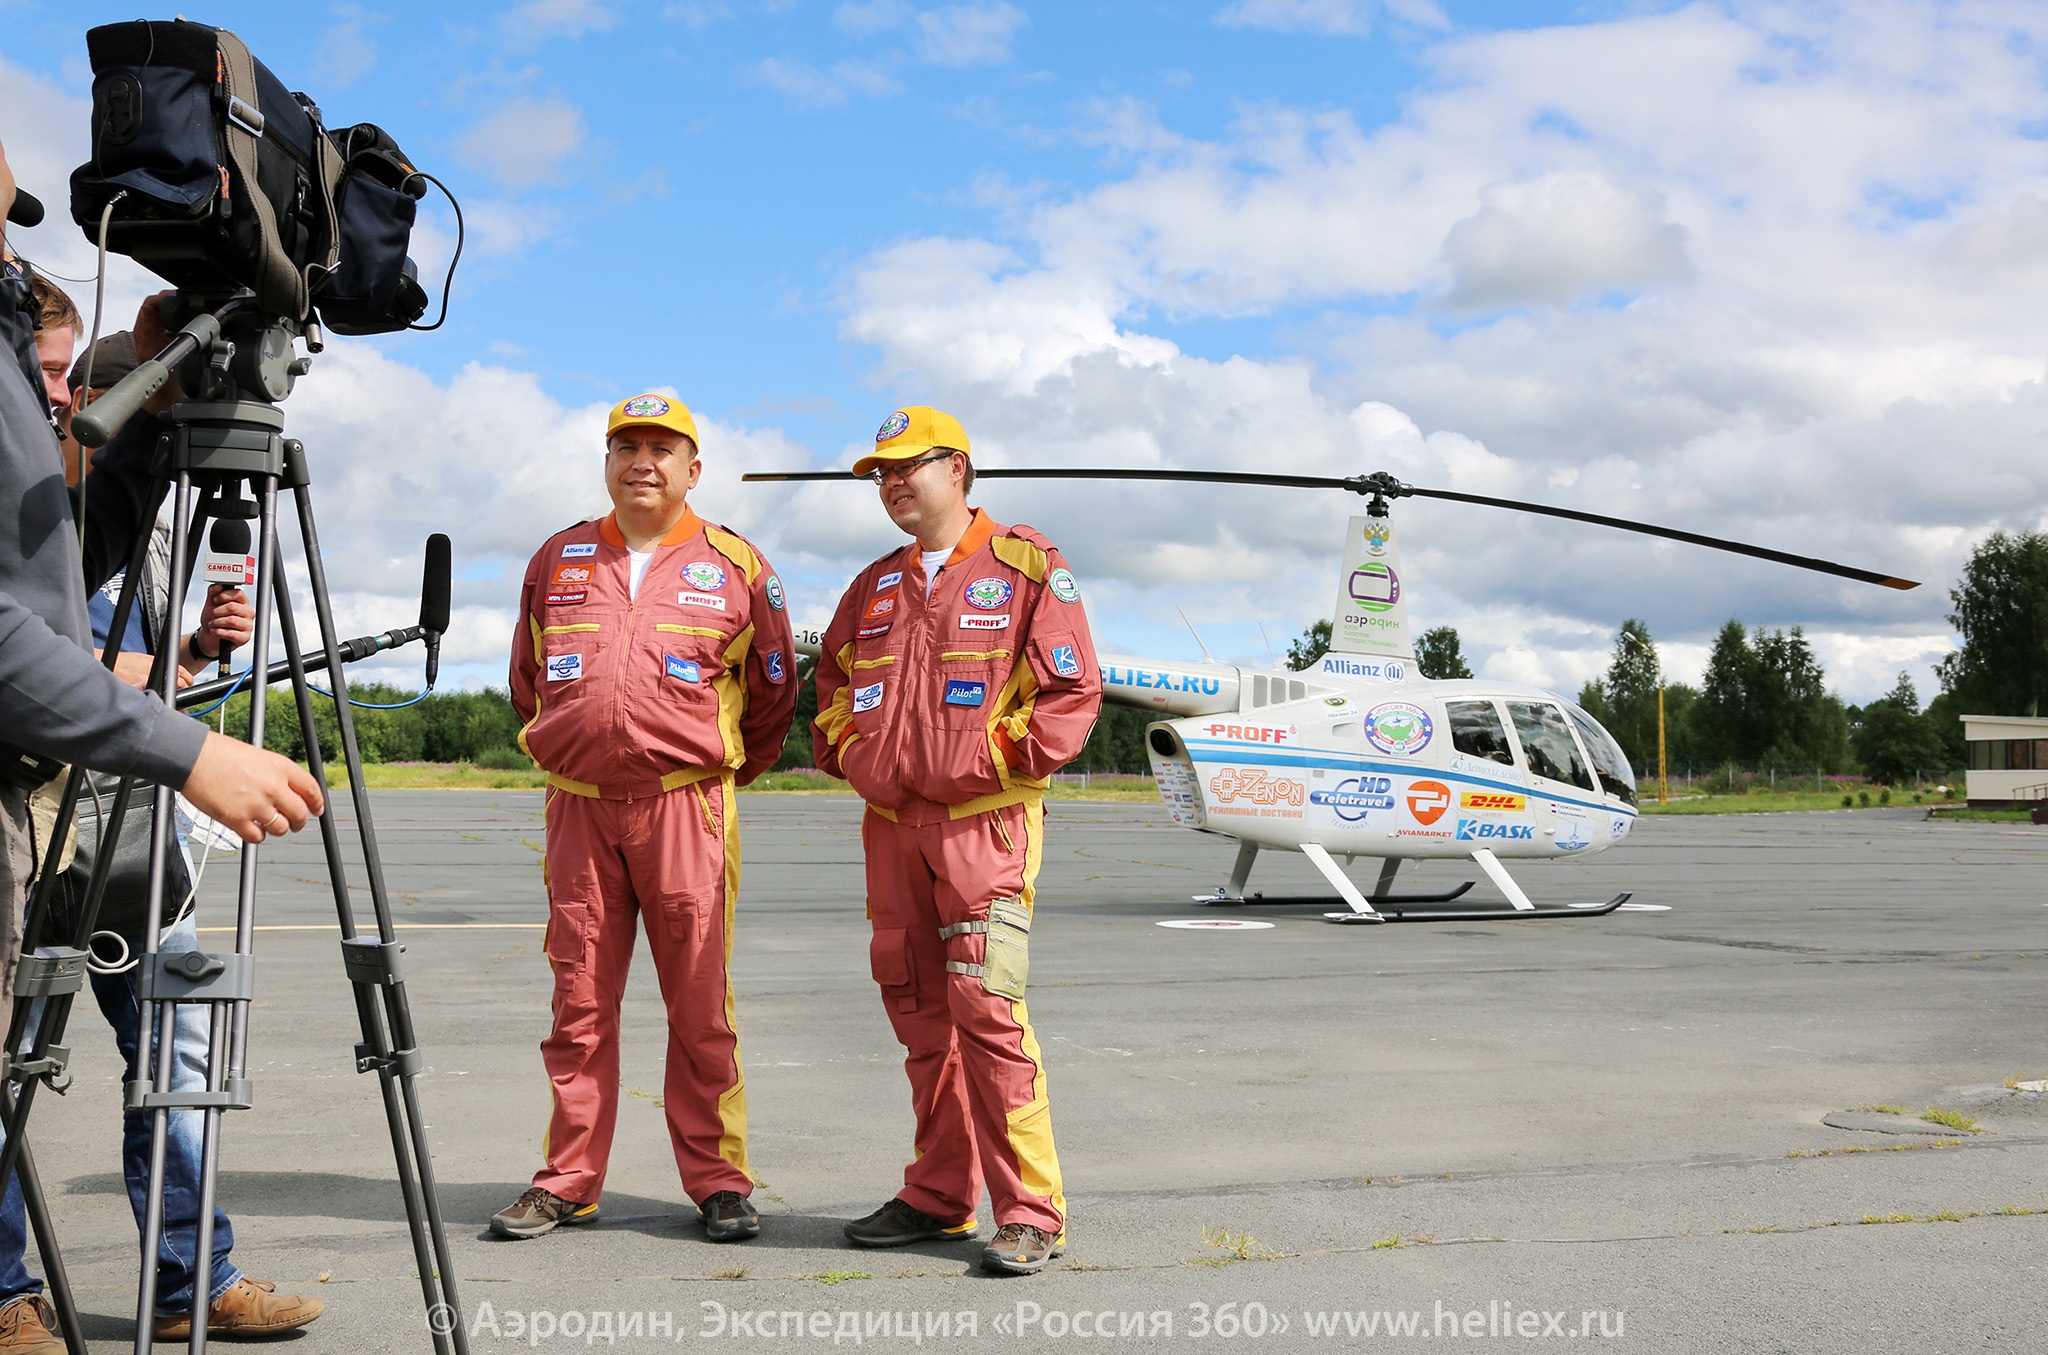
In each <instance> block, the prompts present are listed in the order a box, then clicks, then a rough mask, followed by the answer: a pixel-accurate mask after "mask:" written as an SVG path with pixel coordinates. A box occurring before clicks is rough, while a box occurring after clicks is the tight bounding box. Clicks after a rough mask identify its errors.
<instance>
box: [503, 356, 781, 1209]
mask: <svg viewBox="0 0 2048 1355" xmlns="http://www.w3.org/2000/svg"><path fill="white" fill-rule="evenodd" d="M702 471H703V464H702V462H700V461H699V460H698V459H697V425H696V421H695V420H694V419H693V418H691V416H690V411H689V410H688V409H686V408H684V407H683V405H682V404H680V403H679V402H677V401H674V400H670V399H668V398H667V397H666V396H661V395H640V396H635V397H634V398H633V399H631V400H627V401H624V402H623V403H621V404H619V405H618V406H616V407H615V408H614V409H613V410H612V412H611V419H610V421H609V423H608V424H607V426H606V429H605V488H606V489H607V490H608V491H609V492H610V494H611V499H612V505H613V512H612V513H611V514H610V516H608V517H606V518H604V519H603V520H602V521H598V522H584V523H580V524H578V525H577V526H574V527H571V528H569V529H568V530H567V531H563V532H557V533H556V534H555V535H554V536H552V537H549V538H548V542H547V544H546V545H544V546H542V547H541V548H540V552H539V553H538V554H537V555H535V556H534V557H533V563H532V564H530V565H528V566H527V570H526V585H525V589H524V591H523V592H522V594H521V596H520V605H519V611H520V623H519V631H518V634H517V635H515V636H514V637H513V641H512V705H513V707H514V709H516V710H517V711H518V712H519V718H520V719H521V720H522V721H524V722H525V728H524V729H523V730H521V732H520V735H519V742H520V745H521V746H522V747H523V748H525V749H526V751H527V752H528V753H529V754H531V755H532V757H533V760H534V761H535V762H537V763H539V764H540V765H541V766H542V767H543V768H545V769H546V770H547V773H548V789H547V858H546V865H547V890H548V931H547V943H546V945H547V955H548V963H549V964H550V965H551V966H552V967H553V969H554V974H555V994H554V1029H553V1031H552V1032H551V1033H550V1034H549V1035H548V1038H547V1039H546V1040H545V1041H543V1042H542V1044H541V1047H540V1049H541V1062H542V1063H543V1064H544V1065H545V1066H546V1068H547V1073H548V1080H549V1081H550V1082H551V1083H552V1084H553V1090H554V1112H553V1114H552V1115H551V1116H550V1117H549V1120H548V1132H547V1138H546V1140H545V1142H544V1143H543V1145H542V1150H541V1151H542V1154H543V1156H544V1157H545V1158H546V1163H545V1165H544V1166H543V1167H542V1168H541V1169H540V1171H539V1172H537V1173H536V1174H535V1175H534V1178H533V1187H532V1189H530V1190H528V1191H527V1192H526V1193H525V1194H523V1195H521V1196H520V1197H519V1199H518V1200H517V1201H515V1202H514V1203H513V1204H512V1205H511V1206H509V1207H508V1208H506V1209H504V1210H503V1211H501V1212H500V1213H498V1214H497V1215H495V1216H494V1217H493V1218H492V1219H491V1230H492V1231H493V1232H495V1233H498V1234H500V1235H501V1236H505V1237H538V1236H540V1235H541V1234H542V1233H545V1232H548V1231H550V1230H552V1229H553V1228H555V1227H556V1226H557V1225H558V1224H567V1223H585V1222H589V1221H590V1220H593V1219H595V1218H596V1217H597V1201H598V1196H599V1194H600V1193H601V1192H602V1190H603V1188H604V1176H605V1165H606V1163H607V1161H608V1160H609V1158H610V1156H611V1143H612V1126H613V1124H614V1123H615V1121H616V1120H617V1117H618V1108H619V1000H620V998H621V997H622V996H623V995H624V993H625V988H626V967H627V965H628V963H629V962H630V961H631V959H632V954H633V934H634V930H635V924H634V919H635V917H636V915H637V916H641V917H644V918H645V919H646V922H647V944H648V949H649V951H651V952H652V954H653V956H654V967H655V973H656V976H657V977H658V978H659V979H660V981H661V995H662V1001H663V1003H664V1004H665V1005H666V1006H667V1008H668V1030H669V1038H668V1058H667V1074H666V1078H665V1080H664V1084H663V1089H664V1102H663V1104H664V1108H665V1113H666V1115H667V1117H668V1130H669V1139H670V1141H671V1143H672V1144H673V1146H674V1148H675V1155H676V1167H677V1169H678V1170H679V1171H680V1172H681V1173H682V1178H683V1187H684V1189H685V1190H687V1191H688V1192H689V1194H690V1198H691V1199H693V1200H695V1201H696V1202H697V1207H698V1212H699V1213H700V1214H701V1215H702V1217H703V1221H704V1229H705V1233H706V1235H707V1236H708V1237H710V1239H711V1240H712V1241H714V1242H730V1241H735V1240H738V1239H741V1238H748V1237H754V1236H756V1235H758V1234H759V1233H760V1231H761V1222H760V1216H759V1215H758V1214H757V1213H756V1212H755V1210H754V1206H753V1205H752V1203H750V1202H749V1200H748V1199H747V1197H748V1196H749V1195H750V1194H751V1193H752V1192H753V1188H754V1183H753V1178H752V1176H751V1175H750V1174H749V1172H748V1170H747V1142H746V1134H747V1101H746V1090H745V1087H746V1083H745V1079H744V1078H743V1077H742V1075H741V1072H740V1062H739V1038H738V1036H737V1035H736V1034H735V1033H734V1030H733V1018H732V985H731V983H730V982H729V980H728V979H727V977H726V963H727V960H728V959H729V958H730V956H731V953H732V916H733V896H734V894H735V893H736V892H737V890H738V888H739V880H740V846H739V827H738V823H737V816H736V814H735V804H734V796H733V787H734V784H735V783H738V784H741V785H744V784H745V783H746V782H748V781H751V780H753V779H754V778H755V777H756V776H758V775H760V774H761V773H762V772H763V771H766V770H767V769H768V768H769V767H771V766H773V765H774V763H775V759H776V757H777V756H778V755H779V754H780V753H781V751H782V741H783V738H784V736H785V735H786V734H787V733H788V732H789V722H790V716H791V713H792V711H793V710H794V709H795V706H796V686H795V683H793V682H792V681H791V680H790V678H791V673H792V667H793V662H794V654H793V653H792V651H791V642H790V630H789V618H788V616H787V614H786V613H785V612H784V610H783V596H782V584H781V582H780V580H778V579H777V578H776V576H775V573H774V571H773V570H772V569H770V568H769V565H768V561H767V560H766V559H765V558H764V557H763V556H762V555H761V553H760V552H759V551H758V550H756V549H754V547H753V546H752V545H751V544H750V543H749V542H747V541H746V540H744V539H743V538H741V537H740V536H738V535H737V534H735V533H733V532H729V531H727V530H726V529H725V528H723V527H719V526H717V525H715V524H713V523H707V522H705V521H704V520H702V519H701V518H699V517H698V516H697V515H696V513H694V512H692V511H691V510H690V507H689V505H688V503H687V502H686V501H685V498H686V496H687V495H688V493H689V491H690V490H691V489H693V488H695V487H696V484H697V479H698V476H699V475H700V474H701V473H702Z"/></svg>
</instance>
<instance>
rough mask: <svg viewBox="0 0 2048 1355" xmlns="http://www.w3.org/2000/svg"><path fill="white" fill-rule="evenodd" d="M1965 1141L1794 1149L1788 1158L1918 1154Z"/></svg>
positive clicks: (1939, 1140) (1938, 1140)
mask: <svg viewBox="0 0 2048 1355" xmlns="http://www.w3.org/2000/svg"><path fill="white" fill-rule="evenodd" d="M1964 1142H1966V1140H1964V1139H1930V1140H1929V1141H1928V1142H1926V1143H1873V1144H1869V1145H1867V1146H1862V1145H1859V1146H1856V1147H1850V1148H1794V1149H1793V1150H1792V1151H1791V1152H1789V1153H1787V1154H1785V1156H1786V1157H1848V1156H1850V1155H1851V1154H1854V1153H1916V1152H1919V1151H1921V1150H1922V1149H1925V1148H1954V1147H1956V1146H1958V1145H1959V1144H1962V1143H1964Z"/></svg>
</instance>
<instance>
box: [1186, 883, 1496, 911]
mask: <svg viewBox="0 0 2048 1355" xmlns="http://www.w3.org/2000/svg"><path fill="white" fill-rule="evenodd" d="M1474 883H1475V882H1474V881H1471V880H1467V881H1465V883H1463V884H1461V885H1459V886H1458V887H1457V888H1456V889H1447V890H1445V891H1444V892H1443V893H1441V894H1388V895H1384V896H1382V895H1378V894H1369V895H1367V896H1366V900H1365V901H1366V902H1367V903H1369V904H1371V905H1372V906H1373V907H1375V908H1385V907H1388V906H1390V905H1391V906H1396V907H1398V906H1400V905H1403V904H1424V903H1449V902H1450V901H1451V900H1452V899H1458V898H1463V897H1464V896H1465V895H1466V894H1468V893H1470V892H1471V891H1472V886H1473V884H1474ZM1192 897H1193V899H1194V901H1195V902H1196V903H1206V904H1210V905H1212V906H1214V905H1218V904H1228V905H1232V906H1240V907H1247V908H1255V907H1260V906H1262V905H1265V904H1284V903H1293V904H1301V903H1328V902H1329V901H1330V896H1329V895H1328V894H1242V895H1239V896H1238V897H1236V898H1232V897H1231V896H1230V895H1228V894H1226V893H1224V892H1223V891H1222V890H1221V889H1218V890H1217V891H1216V892H1215V893H1213V894H1196V895H1193V896H1192Z"/></svg>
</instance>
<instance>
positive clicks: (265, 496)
mask: <svg viewBox="0 0 2048 1355" xmlns="http://www.w3.org/2000/svg"><path fill="white" fill-rule="evenodd" d="M252 478H253V479H254V482H255V487H256V522H257V526H256V568H257V581H258V587H257V591H256V636H255V640H254V642H253V644H252V645H251V646H250V653H249V664H250V667H251V669H252V670H253V671H254V672H256V673H259V674H260V673H267V672H269V671H270V620H271V602H270V593H269V590H268V588H266V587H265V586H264V585H266V584H269V583H270V582H271V581H272V580H275V579H276V578H278V577H279V574H280V571H279V569H278V551H277V476H275V475H264V476H257V477H252ZM269 695H270V688H269V686H268V684H265V683H261V682H258V683H256V684H255V685H254V686H252V688H251V689H250V692H249V742H250V743H252V744H254V745H255V746H256V747H258V748H261V747H262V746H263V736H264V734H265V732H266V729H265V725H266V722H265V714H266V712H267V709H268V697H269ZM300 733H301V735H302V736H303V737H306V738H312V739H317V738H318V737H319V736H318V734H317V733H316V732H314V731H313V730H310V729H306V730H301V731H300ZM257 855H258V852H257V846H256V844H254V843H250V844H247V845H245V846H244V847H243V848H242V859H241V876H240V878H239V880H238V882H237V884H238V891H237V898H236V906H235V955H236V956H237V957H246V956H249V955H250V954H252V953H253V952H254V950H255V943H256V863H257ZM249 998H250V994H249V993H248V992H247V991H241V992H237V993H235V994H234V995H233V996H232V997H231V998H230V999H229V1000H228V1001H227V1002H225V1003H224V1004H216V1005H215V1007H214V1011H213V1029H212V1035H213V1039H212V1048H211V1050H210V1057H209V1058H208V1060H207V1066H206V1090H207V1091H208V1092H209V1093H213V1094H215V1095H216V1096H217V1095H218V1094H219V1093H222V1092H226V1091H228V1090H229V1089H231V1088H240V1087H243V1086H245V1085H246V1083H247V1079H248V1066H249ZM223 1006H224V1007H225V1011H223ZM223 1015H225V1016H226V1017H227V1020H225V1021H222V1020H221V1017H222V1016H223ZM173 1057H175V1054H173ZM223 1102H235V1103H238V1104H241V1103H245V1102H242V1101H241V1099H240V1098H238V1097H225V1098H221V1099H220V1100H218V1101H216V1100H214V1099H212V1098H209V1103H208V1104H207V1105H206V1106H205V1107H203V1113H204V1114H205V1116H206V1120H205V1125H206V1127H205V1130H204V1136H203V1137H202V1138H201V1140H200V1153H199V1213H198V1219H197V1221H196V1224H195V1227H194V1241H193V1244H192V1344H191V1350H192V1355H202V1352H204V1351H205V1349H206V1339H207V1332H206V1319H207V1311H208V1308H209V1306H210V1303H211V1299H212V1294H213V1214H214V1207H213V1206H214V1198H215V1194H216V1188H217V1186H218V1184H219V1181H220V1137H221V1129H222V1127H223V1126H222V1124H221V1116H222V1115H223V1114H224V1113H225V1110H226V1105H225V1104H223Z"/></svg>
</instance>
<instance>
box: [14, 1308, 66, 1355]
mask: <svg viewBox="0 0 2048 1355" xmlns="http://www.w3.org/2000/svg"><path fill="white" fill-rule="evenodd" d="M56 1325H57V1310H56V1309H54V1308H52V1307H51V1306H50V1301H49V1300H48V1299H46V1298H44V1297H43V1296H42V1295H41V1294H23V1295H21V1296H20V1297H19V1298H14V1299H10V1300H8V1302H7V1303H6V1305H5V1306H0V1352H5V1355H64V1342H63V1341H62V1340H60V1339H59V1338H58V1337H57V1334H56V1333H55V1331H54V1330H53V1328H55V1327H56Z"/></svg>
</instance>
